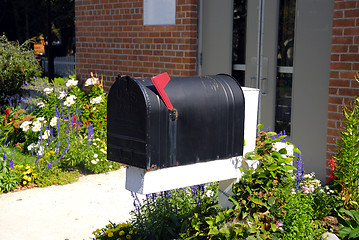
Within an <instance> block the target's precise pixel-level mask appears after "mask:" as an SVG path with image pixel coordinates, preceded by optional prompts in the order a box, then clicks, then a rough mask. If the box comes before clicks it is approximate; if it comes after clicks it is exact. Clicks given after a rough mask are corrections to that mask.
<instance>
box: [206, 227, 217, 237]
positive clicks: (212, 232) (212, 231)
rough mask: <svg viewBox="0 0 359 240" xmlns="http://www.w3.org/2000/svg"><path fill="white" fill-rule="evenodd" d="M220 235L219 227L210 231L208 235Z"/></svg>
mask: <svg viewBox="0 0 359 240" xmlns="http://www.w3.org/2000/svg"><path fill="white" fill-rule="evenodd" d="M218 233H219V231H218V228H217V227H213V228H211V229H210V230H209V232H208V235H217V234H218Z"/></svg>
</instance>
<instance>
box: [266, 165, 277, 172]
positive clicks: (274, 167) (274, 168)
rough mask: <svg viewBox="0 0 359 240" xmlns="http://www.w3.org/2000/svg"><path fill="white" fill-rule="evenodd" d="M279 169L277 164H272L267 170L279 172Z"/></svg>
mask: <svg viewBox="0 0 359 240" xmlns="http://www.w3.org/2000/svg"><path fill="white" fill-rule="evenodd" d="M278 168H279V166H278V165H276V164H272V165H270V166H269V167H267V169H268V170H269V171H275V170H277V169H278Z"/></svg>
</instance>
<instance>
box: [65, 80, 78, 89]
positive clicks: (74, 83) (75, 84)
mask: <svg viewBox="0 0 359 240" xmlns="http://www.w3.org/2000/svg"><path fill="white" fill-rule="evenodd" d="M78 82H79V81H77V80H75V79H73V78H71V79H69V80H68V81H67V82H66V87H72V86H77V83H78Z"/></svg>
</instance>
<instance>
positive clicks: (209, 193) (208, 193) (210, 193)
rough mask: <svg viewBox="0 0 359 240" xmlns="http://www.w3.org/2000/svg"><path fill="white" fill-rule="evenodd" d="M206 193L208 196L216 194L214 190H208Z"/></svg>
mask: <svg viewBox="0 0 359 240" xmlns="http://www.w3.org/2000/svg"><path fill="white" fill-rule="evenodd" d="M206 195H207V197H212V196H213V195H214V193H213V191H212V190H207V191H206Z"/></svg>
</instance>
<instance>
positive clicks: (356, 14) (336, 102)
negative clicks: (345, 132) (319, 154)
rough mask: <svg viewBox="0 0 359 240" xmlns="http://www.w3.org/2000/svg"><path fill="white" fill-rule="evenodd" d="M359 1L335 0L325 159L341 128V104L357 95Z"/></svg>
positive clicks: (332, 149) (332, 150)
mask: <svg viewBox="0 0 359 240" xmlns="http://www.w3.org/2000/svg"><path fill="white" fill-rule="evenodd" d="M358 46H359V0H356V1H343V0H335V3H334V16H333V36H332V53H331V66H330V68H331V71H330V80H329V99H328V100H329V101H328V102H329V104H328V131H327V138H328V139H327V159H330V158H331V156H333V154H334V153H335V149H336V147H337V146H336V144H335V143H336V141H337V140H338V139H339V138H340V131H341V130H342V119H343V106H344V105H348V104H349V103H350V102H351V101H353V100H354V97H355V96H359V84H358V83H357V82H356V80H355V78H354V74H355V72H358V71H359V51H358Z"/></svg>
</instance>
